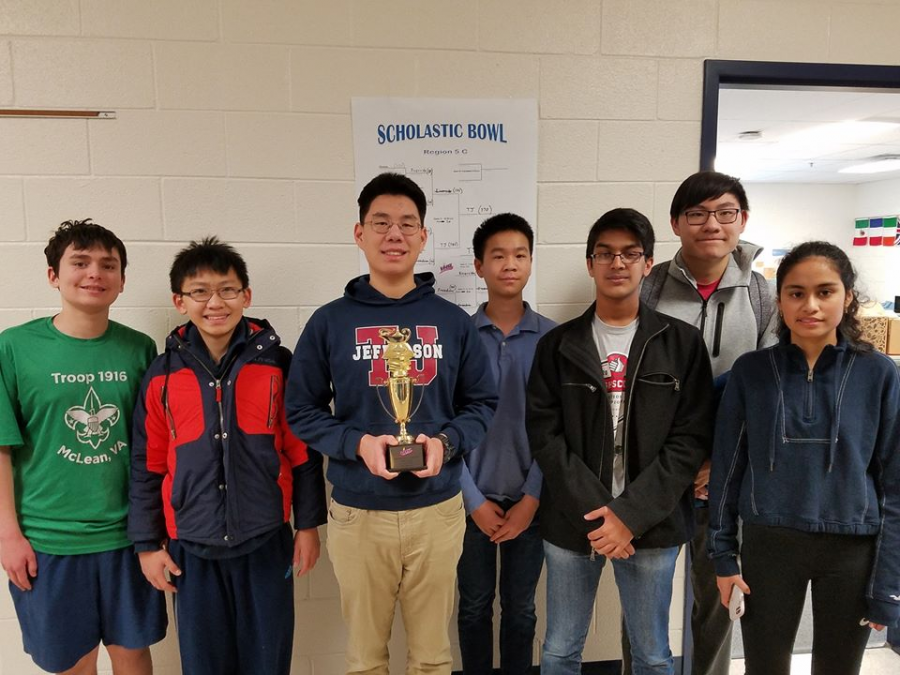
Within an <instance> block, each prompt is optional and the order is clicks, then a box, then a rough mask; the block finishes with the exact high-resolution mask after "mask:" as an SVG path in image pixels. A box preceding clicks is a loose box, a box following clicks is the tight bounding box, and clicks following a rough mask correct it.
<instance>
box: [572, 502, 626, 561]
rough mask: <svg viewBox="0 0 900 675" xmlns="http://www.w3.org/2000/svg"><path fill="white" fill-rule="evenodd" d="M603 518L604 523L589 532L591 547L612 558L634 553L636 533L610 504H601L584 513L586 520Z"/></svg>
mask: <svg viewBox="0 0 900 675" xmlns="http://www.w3.org/2000/svg"><path fill="white" fill-rule="evenodd" d="M598 518H603V524H602V525H601V526H600V527H598V528H597V529H596V530H591V531H590V532H588V539H590V541H591V548H593V549H594V550H595V551H596V552H597V553H599V554H601V555H605V556H606V557H607V558H609V559H610V560H612V559H615V558H628V557H629V556H631V555H633V554H634V546H632V545H631V540H632V539H634V535H633V534H632V533H631V530H629V529H628V526H627V525H625V523H623V522H622V521H621V520H619V517H618V516H617V515H616V514H615V513H613V511H612V509H610V508H609V507H608V506H601V507H600V508H599V509H594V510H593V511H591V512H590V513H586V514H584V519H585V520H597V519H598Z"/></svg>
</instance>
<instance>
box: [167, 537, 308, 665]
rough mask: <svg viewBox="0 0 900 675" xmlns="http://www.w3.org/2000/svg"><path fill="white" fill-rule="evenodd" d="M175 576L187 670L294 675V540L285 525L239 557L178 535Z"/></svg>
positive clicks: (172, 551) (171, 546)
mask: <svg viewBox="0 0 900 675" xmlns="http://www.w3.org/2000/svg"><path fill="white" fill-rule="evenodd" d="M169 553H170V554H171V556H172V559H173V560H174V561H175V563H176V564H177V565H178V566H179V567H180V568H181V572H182V574H181V576H180V577H175V578H174V579H173V582H174V584H175V586H176V587H177V588H178V593H177V594H176V595H175V618H176V622H177V626H178V643H179V651H180V652H181V668H182V672H183V673H184V675H262V674H265V675H288V673H289V672H290V669H291V652H292V648H293V637H294V575H293V573H292V567H291V561H292V558H293V555H294V543H293V537H292V533H291V528H290V525H287V524H285V525H283V526H282V527H280V528H279V529H278V531H277V532H276V533H275V534H274V535H273V536H271V537H270V538H269V539H268V540H267V541H266V542H265V543H264V544H263V545H262V546H260V547H259V548H257V549H255V550H254V551H252V552H251V553H247V554H246V555H241V556H238V557H236V558H220V559H208V558H201V557H199V556H196V555H193V554H192V553H189V552H188V551H186V550H185V549H184V546H182V545H181V542H179V541H178V540H177V539H173V540H172V541H170V542H169Z"/></svg>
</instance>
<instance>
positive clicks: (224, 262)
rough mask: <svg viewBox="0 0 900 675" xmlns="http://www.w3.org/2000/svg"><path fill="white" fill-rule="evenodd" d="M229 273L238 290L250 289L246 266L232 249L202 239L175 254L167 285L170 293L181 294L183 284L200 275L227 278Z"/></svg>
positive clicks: (216, 240)
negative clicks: (186, 280) (237, 282)
mask: <svg viewBox="0 0 900 675" xmlns="http://www.w3.org/2000/svg"><path fill="white" fill-rule="evenodd" d="M231 270H234V273H235V274H236V275H237V277H238V279H240V282H241V286H242V287H243V288H247V287H249V286H250V276H249V275H248V274H247V263H246V262H244V258H243V257H242V256H241V254H240V253H238V252H237V251H236V250H235V249H234V247H233V246H230V245H229V244H226V243H224V242H221V241H219V238H218V237H205V238H204V239H201V240H200V241H199V242H197V241H192V242H191V243H190V244H188V245H187V246H186V247H185V248H183V249H181V250H180V251H179V252H178V253H176V254H175V260H173V261H172V269H170V270H169V285H170V286H171V288H172V292H173V293H181V288H182V286H183V285H184V280H185V279H187V278H188V277H193V276H197V275H198V274H200V272H207V271H208V272H215V273H216V274H228V272H230V271H231Z"/></svg>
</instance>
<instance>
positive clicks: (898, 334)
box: [887, 319, 900, 356]
mask: <svg viewBox="0 0 900 675" xmlns="http://www.w3.org/2000/svg"><path fill="white" fill-rule="evenodd" d="M887 353H888V354H893V355H896V356H900V319H890V321H889V323H888V339H887Z"/></svg>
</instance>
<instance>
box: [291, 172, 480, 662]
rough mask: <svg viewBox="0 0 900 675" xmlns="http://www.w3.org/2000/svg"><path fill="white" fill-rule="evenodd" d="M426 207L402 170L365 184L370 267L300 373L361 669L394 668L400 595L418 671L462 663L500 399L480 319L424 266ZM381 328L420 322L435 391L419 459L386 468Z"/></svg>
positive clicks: (325, 321) (427, 389) (312, 341)
mask: <svg viewBox="0 0 900 675" xmlns="http://www.w3.org/2000/svg"><path fill="white" fill-rule="evenodd" d="M425 207H426V202H425V195H424V194H423V193H422V190H421V189H420V188H419V187H418V185H416V184H415V183H414V182H413V181H411V180H410V179H408V178H406V177H405V176H401V175H399V174H392V173H386V174H381V175H379V176H376V177H375V178H374V179H372V181H370V182H369V184H368V185H366V186H365V187H364V188H363V190H362V192H361V193H360V195H359V222H358V223H356V225H355V226H354V231H353V232H354V238H355V240H356V244H357V246H359V248H360V249H361V250H362V251H363V253H364V254H365V256H366V261H367V262H368V264H369V269H370V273H369V274H367V275H363V276H361V277H358V278H356V279H353V280H351V281H350V282H349V283H348V284H347V287H346V289H345V292H344V297H342V298H340V299H338V300H335V301H333V302H331V303H329V304H327V305H325V306H324V307H322V308H320V309H319V310H318V311H316V312H315V313H314V314H313V315H312V317H310V320H309V323H308V324H307V325H306V328H305V329H304V331H303V334H302V335H301V336H300V340H299V342H298V343H297V349H296V350H295V352H294V358H293V362H292V365H291V375H290V378H289V380H288V388H287V402H286V406H287V413H288V422H289V423H290V425H291V429H292V430H293V431H294V433H296V434H297V435H298V436H300V437H301V438H304V439H305V440H306V441H307V442H308V443H309V444H310V445H311V446H312V447H314V448H316V449H317V450H319V451H320V452H322V453H324V454H326V455H328V457H329V462H328V479H329V480H330V481H331V482H332V484H333V485H334V490H333V492H332V501H331V505H330V508H329V518H328V553H329V557H330V558H331V562H332V564H333V566H334V571H335V575H336V577H337V580H338V584H339V585H340V589H341V607H342V611H343V616H344V622H345V624H346V625H347V629H348V632H349V636H348V644H347V672H352V673H356V672H387V669H388V647H387V643H388V640H389V638H390V632H391V624H392V622H393V617H394V608H395V605H396V603H397V601H398V600H399V602H400V610H401V612H402V613H403V623H404V625H405V627H406V636H407V645H408V656H407V658H408V662H407V669H406V672H407V673H426V672H427V673H447V674H449V673H450V669H451V665H452V658H451V654H450V640H449V636H448V624H449V622H450V616H451V614H452V611H453V596H454V588H455V581H456V563H457V560H458V559H459V556H460V552H461V549H462V542H463V532H464V531H465V511H464V509H463V501H462V497H461V495H460V478H459V477H460V468H461V465H462V461H461V458H462V456H463V455H464V454H465V453H467V452H468V451H469V450H471V449H472V448H473V447H475V446H477V445H478V444H479V443H480V442H481V440H482V439H483V437H484V434H485V430H486V427H487V424H488V422H490V419H491V417H492V415H493V410H494V408H495V407H496V404H497V395H496V391H495V386H494V381H493V377H492V375H491V369H490V364H489V363H488V360H487V355H486V353H485V350H484V347H483V345H482V344H481V340H480V338H479V337H478V333H477V331H476V330H475V327H474V325H473V324H472V322H471V319H470V318H469V316H468V315H467V314H466V313H465V312H464V311H463V310H461V309H460V308H459V307H456V306H455V305H453V304H451V303H449V302H447V301H446V300H444V299H442V298H440V297H438V296H437V295H435V292H434V276H433V275H432V274H430V273H429V274H415V273H414V267H415V263H416V260H417V258H418V256H419V253H421V251H422V249H423V248H424V246H425V242H426V241H427V239H428V232H427V230H426V229H425V227H424V225H423V221H424V218H425ZM382 328H390V329H400V330H402V329H404V328H408V329H409V330H410V333H411V338H410V340H409V345H410V347H411V348H412V350H413V360H412V362H411V364H410V369H409V375H410V376H411V377H413V378H414V379H415V381H416V384H417V385H418V386H416V387H415V388H414V389H415V390H416V394H415V396H416V399H418V398H419V397H421V398H422V403H421V406H420V407H419V409H418V410H417V411H416V413H415V414H414V415H413V417H412V421H411V422H410V425H409V428H410V431H411V433H412V434H414V435H416V434H417V436H416V439H415V440H416V442H417V443H422V444H423V445H424V453H425V458H426V468H425V469H422V470H420V471H414V472H405V473H392V472H390V471H388V469H387V465H386V459H385V455H386V452H387V446H388V445H393V444H396V443H397V439H396V437H395V434H396V433H397V423H396V422H395V421H394V420H393V418H392V416H391V415H389V414H387V413H386V412H385V410H384V409H382V405H381V403H379V396H383V395H385V392H381V391H379V390H378V389H379V387H381V386H383V384H384V383H385V381H386V379H387V377H388V370H387V365H386V362H385V359H384V345H385V341H384V339H383V338H382V337H381V336H380V335H379V330H380V329H382ZM332 403H333V405H334V408H333V410H332V408H331V405H332Z"/></svg>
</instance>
